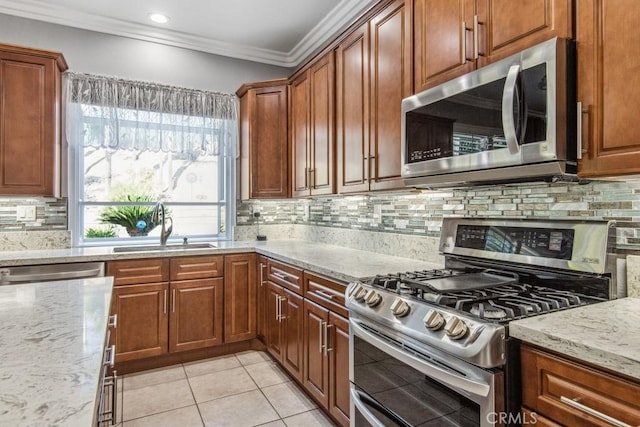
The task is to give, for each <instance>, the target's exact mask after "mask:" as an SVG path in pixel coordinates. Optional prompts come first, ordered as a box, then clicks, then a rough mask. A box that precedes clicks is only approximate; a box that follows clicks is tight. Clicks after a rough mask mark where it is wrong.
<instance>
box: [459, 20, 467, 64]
mask: <svg viewBox="0 0 640 427" xmlns="http://www.w3.org/2000/svg"><path fill="white" fill-rule="evenodd" d="M460 37H461V38H462V49H461V52H460V63H461V64H464V63H465V62H467V23H466V22H465V21H462V31H461V32H460Z"/></svg>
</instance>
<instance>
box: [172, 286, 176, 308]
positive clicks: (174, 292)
mask: <svg viewBox="0 0 640 427" xmlns="http://www.w3.org/2000/svg"><path fill="white" fill-rule="evenodd" d="M171 312H172V313H175V312H176V290H175V289H174V290H173V292H172V295H171Z"/></svg>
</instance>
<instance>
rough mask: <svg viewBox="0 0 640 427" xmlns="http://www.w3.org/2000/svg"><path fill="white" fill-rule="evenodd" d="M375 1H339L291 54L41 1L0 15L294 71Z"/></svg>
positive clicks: (24, 1)
mask: <svg viewBox="0 0 640 427" xmlns="http://www.w3.org/2000/svg"><path fill="white" fill-rule="evenodd" d="M377 1H378V0H366V1H362V0H343V1H341V2H340V3H339V4H338V5H337V6H336V7H335V8H334V9H333V10H331V12H330V13H329V14H328V15H327V16H326V17H325V18H324V19H323V20H322V21H321V22H320V23H318V25H316V26H315V27H314V28H313V29H312V30H311V31H310V32H309V33H308V34H307V35H306V36H305V37H304V38H303V39H302V40H301V41H300V42H299V43H298V44H297V45H296V46H294V48H293V49H292V50H291V51H290V52H280V51H275V50H270V49H261V48H255V47H252V46H244V45H238V44H232V43H226V42H222V41H219V40H213V39H209V38H206V37H200V36H197V35H193V34H187V33H183V32H179V31H174V30H169V29H159V28H157V27H154V26H151V25H144V24H138V23H135V22H129V21H125V20H120V19H114V18H108V17H104V16H98V15H92V14H88V13H84V12H78V11H76V10H74V9H70V8H65V7H60V6H52V5H50V4H47V2H45V1H41V0H4V1H3V2H2V4H0V13H4V14H7V15H13V16H19V17H22V18H28V19H34V20H38V21H44V22H50V23H53V24H58V25H65V26H69V27H74V28H80V29H84V30H89V31H96V32H101V33H106V34H113V35H117V36H122V37H128V38H132V39H137V40H144V41H148V42H153V43H160V44H164V45H169V46H175V47H180V48H185V49H191V50H197V51H202V52H207V53H211V54H215V55H222V56H226V57H230V58H236V59H242V60H247V61H253V62H260V63H265V64H270V65H276V66H280V67H286V68H293V67H295V66H297V65H298V64H299V63H300V62H301V61H302V60H304V59H305V58H306V57H307V56H309V55H311V54H312V53H313V52H314V51H315V50H316V49H318V48H319V47H321V46H322V45H323V44H324V43H326V42H327V41H328V40H329V39H330V38H331V37H332V36H334V35H335V34H336V32H337V31H340V30H342V29H344V28H345V27H346V26H347V25H348V24H349V23H350V22H352V21H353V20H354V19H355V18H357V17H359V16H360V15H361V14H362V13H363V12H364V11H365V10H367V9H368V8H370V7H371V6H372V5H373V4H375V3H377Z"/></svg>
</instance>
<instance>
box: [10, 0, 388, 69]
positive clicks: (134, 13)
mask: <svg viewBox="0 0 640 427" xmlns="http://www.w3.org/2000/svg"><path fill="white" fill-rule="evenodd" d="M376 2H377V0H181V1H178V0H101V1H98V0H0V13H5V14H8V15H15V16H20V17H23V18H31V19H36V20H40V21H46V22H52V23H55V24H61V25H67V26H70V27H77V28H82V29H86V30H93V31H99V32H103V33H109V34H115V35H119V36H125V37H131V38H136V39H141V40H147V41H152V42H157V43H162V44H168V45H172V46H178V47H184V48H187V49H194V50H199V51H204V52H209V53H214V54H218V55H224V56H229V57H233V58H240V59H247V60H250V61H256V62H263V63H267V64H272V65H279V66H283V67H294V66H296V65H298V64H299V63H300V62H301V61H302V60H303V59H305V58H306V57H307V56H308V55H310V54H311V53H312V52H313V51H314V50H316V49H317V48H318V47H320V46H321V45H323V44H324V43H326V42H327V41H328V40H329V39H330V38H331V37H333V36H335V34H336V32H338V31H340V30H342V29H344V28H345V26H346V25H347V24H349V23H350V22H351V21H352V20H353V19H354V18H356V17H358V16H360V15H361V14H362V13H363V12H364V11H365V10H366V9H368V8H370V7H371V6H372V5H373V4H374V3H376ZM152 12H161V13H164V14H166V15H168V16H169V17H170V18H171V19H170V20H169V22H168V23H167V24H155V23H153V22H151V21H150V20H149V19H148V15H149V13H152Z"/></svg>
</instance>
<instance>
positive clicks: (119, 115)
mask: <svg viewBox="0 0 640 427" xmlns="http://www.w3.org/2000/svg"><path fill="white" fill-rule="evenodd" d="M66 84H67V95H66V96H67V129H68V130H70V131H71V132H69V133H68V134H69V135H74V134H75V135H76V138H77V139H78V141H75V142H76V143H78V144H79V145H84V146H91V147H96V148H109V149H125V150H137V151H156V152H157V151H163V152H171V153H180V154H186V155H190V156H198V155H204V154H207V155H219V154H221V153H222V154H225V155H231V156H233V155H234V153H233V151H234V148H235V145H236V143H235V138H236V133H237V132H236V127H237V115H238V101H237V98H236V96H235V95H233V94H223V93H216V92H206V91H199V90H193V89H185V88H178V87H173V86H166V85H160V84H156V83H147V82H139V81H131V80H124V79H118V78H113V77H105V76H97V75H91V74H76V73H66ZM74 130H75V132H74ZM70 142H72V143H73V141H70Z"/></svg>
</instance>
